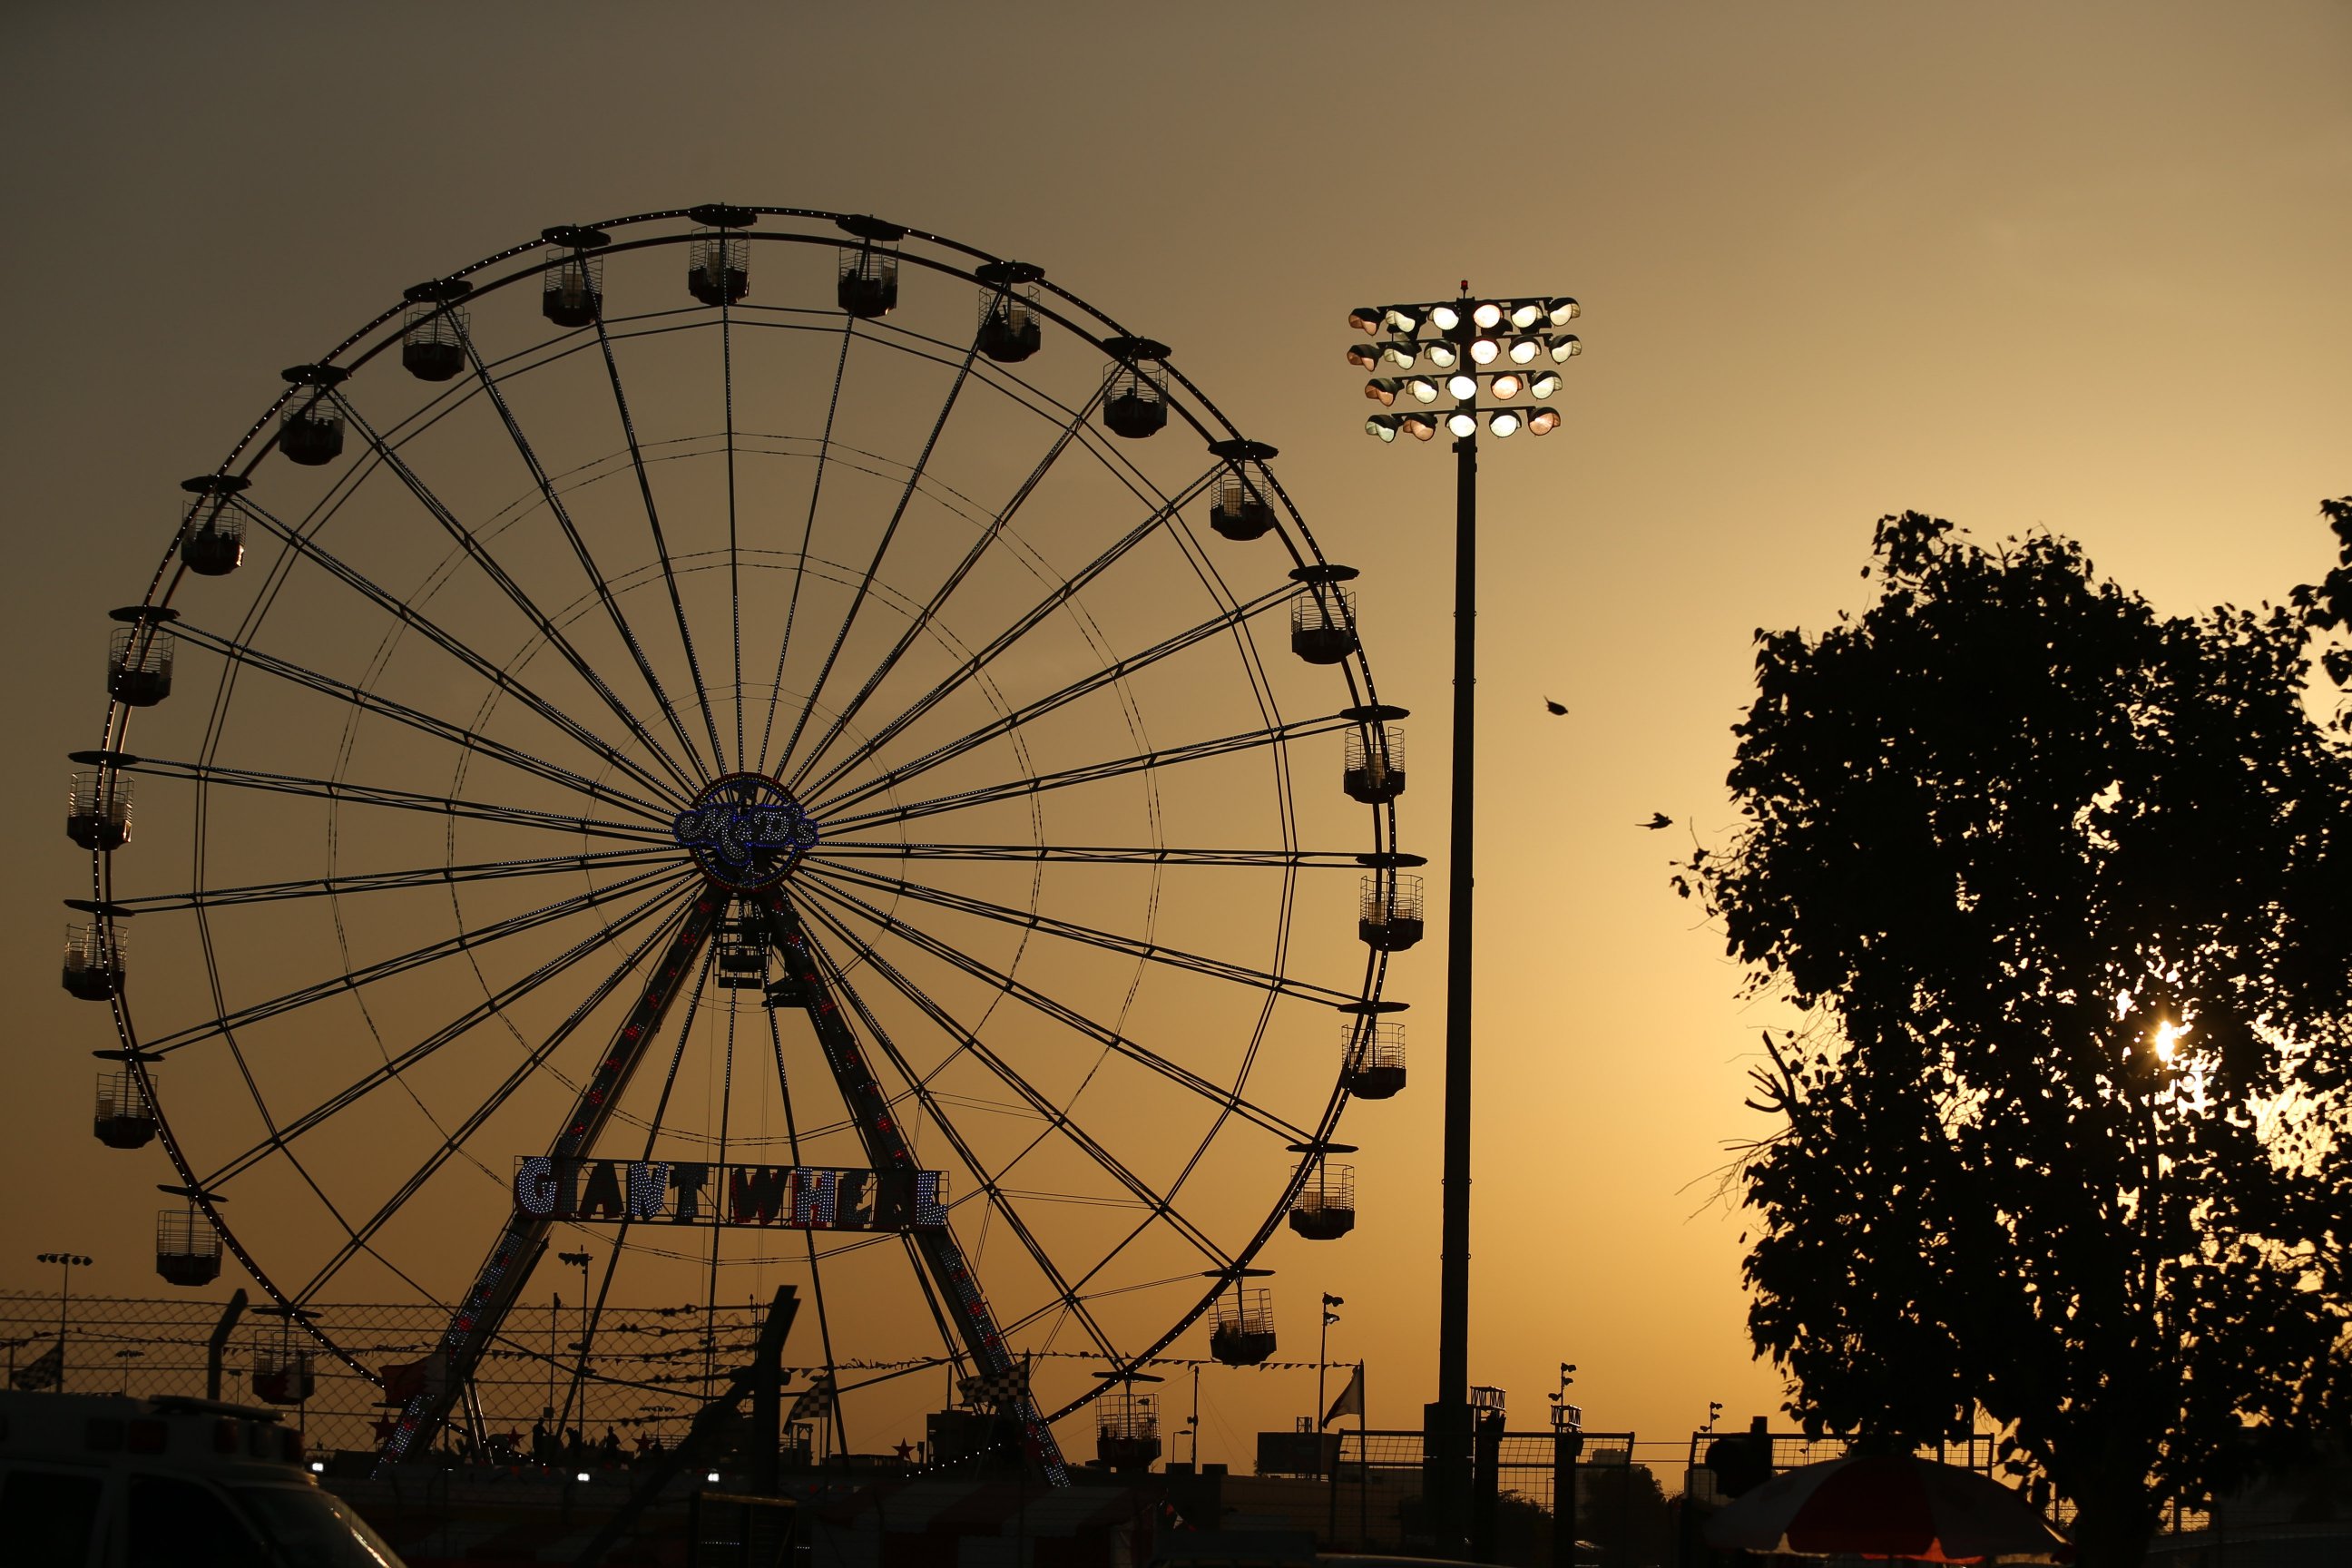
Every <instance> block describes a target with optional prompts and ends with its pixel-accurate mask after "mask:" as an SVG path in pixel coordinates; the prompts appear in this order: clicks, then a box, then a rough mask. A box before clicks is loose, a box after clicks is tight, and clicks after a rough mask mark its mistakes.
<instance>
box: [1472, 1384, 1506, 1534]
mask: <svg viewBox="0 0 2352 1568" xmlns="http://www.w3.org/2000/svg"><path fill="white" fill-rule="evenodd" d="M1502 1472H1503V1413H1502V1412H1501V1411H1499V1410H1482V1411H1480V1412H1479V1413H1478V1427H1477V1434H1476V1442H1475V1447H1474V1448H1473V1449H1472V1465H1471V1475H1472V1478H1473V1479H1472V1482H1471V1485H1472V1488H1473V1500H1472V1502H1471V1505H1470V1556H1471V1560H1472V1561H1474V1562H1477V1563H1493V1562H1495V1561H1496V1551H1495V1523H1496V1512H1497V1510H1498V1508H1499V1506H1500V1501H1501V1496H1502V1485H1503V1473H1502Z"/></svg>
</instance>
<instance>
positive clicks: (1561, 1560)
mask: <svg viewBox="0 0 2352 1568" xmlns="http://www.w3.org/2000/svg"><path fill="white" fill-rule="evenodd" d="M1583 1450H1584V1434H1583V1433H1581V1432H1577V1431H1571V1430H1569V1429H1566V1428H1562V1429H1561V1430H1559V1431H1557V1432H1554V1433H1553V1434H1552V1436H1551V1562H1552V1568H1576V1458H1577V1456H1578V1455H1579V1454H1580V1453H1581V1452H1583Z"/></svg>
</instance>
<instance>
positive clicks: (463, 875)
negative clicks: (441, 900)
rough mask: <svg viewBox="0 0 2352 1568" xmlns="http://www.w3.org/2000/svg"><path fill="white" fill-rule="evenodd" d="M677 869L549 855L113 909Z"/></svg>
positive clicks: (636, 856)
mask: <svg viewBox="0 0 2352 1568" xmlns="http://www.w3.org/2000/svg"><path fill="white" fill-rule="evenodd" d="M676 864H677V851H676V850H674V849H673V850H668V851H663V850H659V849H652V848H647V849H614V850H610V851H608V852H606V853H604V854H601V855H550V856H546V857H543V858H539V859H535V860H483V861H478V862H477V863H475V864H473V865H470V866H418V867H415V868H410V869H408V870H405V871H363V872H354V873H352V874H351V875H349V876H342V877H312V878H309V879H304V880H300V881H292V882H254V883H250V884H248V885H247V886H245V887H241V888H201V889H197V890H195V891H194V892H190V893H161V894H154V895H151V896H149V897H145V898H137V899H117V900H114V904H115V907H116V908H117V909H118V910H121V912H123V913H125V914H135V915H147V914H161V913H163V912H165V911H167V910H197V909H219V908H223V907H225V906H227V905H232V904H266V903H274V902H276V901H278V900H282V899H312V898H341V897H342V896H344V895H346V894H350V893H380V892H386V891H391V890H394V889H404V888H438V887H443V886H448V885H454V884H457V883H460V882H494V881H502V880H505V879H509V878H515V877H545V876H551V875H555V874H558V873H562V872H567V871H598V870H625V869H629V868H635V867H641V866H656V865H670V866H675V865H676Z"/></svg>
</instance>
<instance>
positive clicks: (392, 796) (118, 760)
mask: <svg viewBox="0 0 2352 1568" xmlns="http://www.w3.org/2000/svg"><path fill="white" fill-rule="evenodd" d="M73 760H74V761H76V762H81V763H91V764H93V765H96V766H103V767H109V768H115V769H119V770H120V771H121V772H123V773H137V774H140V775H142V776H144V777H147V778H163V779H184V780H186V781H187V782H189V783H192V784H203V785H205V786H207V787H209V786H212V785H215V784H217V785H220V786H222V787H224V788H229V789H250V790H259V791H262V792H265V793H268V794H273V795H305V796H308V797H310V798H311V799H315V800H331V801H334V802H337V803H338V804H341V805H373V806H382V807H385V808H387V809H390V810H394V811H419V812H425V813H427V814H429V815H431V816H461V817H465V818H467V820H469V821H476V822H498V823H504V824H507V825H508V826H515V827H544V828H548V829H551V830H552V831H555V832H558V833H565V834H577V835H579V836H580V837H583V838H619V839H626V840H630V841H633V842H636V843H642V844H647V845H655V844H660V845H671V844H675V843H676V840H675V839H674V838H672V837H671V836H670V835H669V834H668V833H667V831H665V830H664V829H662V828H659V827H655V826H651V825H649V824H646V823H642V822H613V821H607V820H605V819H604V818H601V817H593V816H562V815H561V814H560V813H557V812H551V811H536V810H533V809H531V808H530V807H528V806H519V805H492V804H490V803H488V802H486V801H471V800H457V799H453V798H451V797H449V796H446V795H421V794H418V793H417V792H415V791H414V790H402V789H391V788H387V787H385V786H383V785H379V784H352V783H350V782H349V781H347V780H343V779H315V778H305V777H303V776H301V775H299V774H297V773H261V772H258V771H257V770H255V769H252V768H232V767H226V766H223V765H221V764H220V763H187V762H173V761H167V760H165V759H163V758H159V757H138V756H132V755H131V754H130V753H129V752H74V753H73Z"/></svg>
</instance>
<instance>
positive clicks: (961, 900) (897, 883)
mask: <svg viewBox="0 0 2352 1568" xmlns="http://www.w3.org/2000/svg"><path fill="white" fill-rule="evenodd" d="M802 875H803V876H807V877H810V878H814V879H824V880H825V881H828V882H841V883H846V884H848V885H851V886H854V887H858V888H863V889H866V891H868V892H872V893H881V894H887V895H892V896H898V897H905V898H910V899H914V900H919V901H920V902H922V903H927V904H931V905H935V906H937V907H938V908H940V909H945V910H956V911H957V912H959V913H961V914H968V915H978V916H980V917H982V919H985V920H992V921H999V922H1000V923H1002V924H1004V925H1009V926H1015V927H1018V928H1019V929H1021V930H1023V931H1042V932H1044V933H1045V934H1046V935H1048V936H1055V937H1060V938H1062V939H1063V940H1065V941H1067V942H1078V943H1082V944H1084V945H1086V946H1087V947H1096V948H1100V949H1102V950H1103V951H1105V952H1116V953H1119V954H1122V955H1123V956H1125V957H1129V958H1139V959H1144V960H1148V961H1149V962H1150V963H1161V964H1166V965H1167V966H1168V967H1170V968H1171V969H1182V970H1187V971H1190V972H1191V973H1194V974H1205V975H1208V976H1209V977H1210V978H1212V979H1215V980H1225V981H1231V982H1233V983H1234V984H1237V985H1244V986H1247V987H1248V988H1249V989H1250V990H1252V991H1270V992H1273V993H1274V994H1277V995H1282V996H1291V997H1296V998H1297V999H1298V1000H1300V1001H1303V1002H1319V1003H1322V1004H1325V1005H1329V1006H1338V1005H1342V1004H1344V1003H1349V1002H1353V1001H1355V1000H1356V999H1357V997H1356V994H1355V993H1354V992H1352V991H1338V990H1334V989H1332V988H1331V987H1330V986H1328V985H1317V984H1313V983H1312V982H1309V981H1305V980H1299V979H1296V978H1294V977H1292V976H1290V975H1286V974H1271V973H1266V972H1265V971H1264V970H1260V969H1252V968H1250V967H1249V966H1248V965H1247V964H1242V963H1229V962H1227V961H1226V960H1224V959H1220V958H1208V957H1204V956H1202V954H1200V953H1196V952H1185V951H1184V950H1183V949H1181V948H1175V947H1170V946H1168V945H1166V944H1165V943H1162V942H1146V941H1144V940H1142V939H1141V938H1139V937H1131V936H1120V935H1118V934H1116V933H1114V932H1111V931H1098V930H1097V929H1096V928H1094V927H1093V926H1087V925H1080V924H1078V923H1077V922H1076V921H1064V920H1055V918H1053V917H1052V916H1050V915H1041V914H1037V913H1034V911H1032V910H1020V909H1013V908H1012V907H1011V906H1009V905H1005V904H999V903H992V902H991V901H989V900H986V899H977V898H973V897H971V896H970V895H969V894H964V893H952V892H950V891H948V890H947V889H944V888H934V887H931V886H929V884H927V883H923V882H915V881H909V880H908V879H905V878H903V877H877V876H876V875H875V874H873V873H872V872H870V871H858V870H853V869H851V868H848V867H846V866H839V867H828V866H820V865H818V864H817V863H816V862H815V861H814V860H811V861H805V862H803V867H802Z"/></svg>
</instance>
